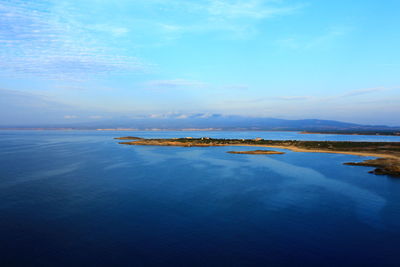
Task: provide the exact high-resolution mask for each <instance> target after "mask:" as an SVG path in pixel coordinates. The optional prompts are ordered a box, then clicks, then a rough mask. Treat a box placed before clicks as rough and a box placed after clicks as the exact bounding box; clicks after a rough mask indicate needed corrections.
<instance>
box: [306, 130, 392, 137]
mask: <svg viewBox="0 0 400 267" xmlns="http://www.w3.org/2000/svg"><path fill="white" fill-rule="evenodd" d="M300 134H341V135H383V136H400V132H399V131H390V132H387V131H386V132H383V131H315V132H314V131H302V132H300Z"/></svg>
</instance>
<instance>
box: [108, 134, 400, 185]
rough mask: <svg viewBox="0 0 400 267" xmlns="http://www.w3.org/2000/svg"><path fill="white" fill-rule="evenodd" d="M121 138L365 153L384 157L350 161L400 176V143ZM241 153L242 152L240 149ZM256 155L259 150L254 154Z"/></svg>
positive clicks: (167, 143)
mask: <svg viewBox="0 0 400 267" xmlns="http://www.w3.org/2000/svg"><path fill="white" fill-rule="evenodd" d="M115 139H118V140H134V141H129V142H120V144H125V145H152V146H181V147H209V146H260V147H277V148H285V149H290V150H293V151H298V152H321V153H344V154H354V155H362V156H375V157H382V158H381V159H379V161H378V162H376V161H374V162H371V161H364V162H362V163H346V164H347V165H360V166H371V167H377V169H375V171H374V173H375V174H386V175H390V176H396V177H397V176H400V171H399V170H400V142H349V141H298V140H264V139H261V138H256V139H214V138H208V137H203V138H192V137H186V138H171V139H143V138H138V137H119V138H115ZM238 154H242V153H240V152H238ZM254 154H255V153H254Z"/></svg>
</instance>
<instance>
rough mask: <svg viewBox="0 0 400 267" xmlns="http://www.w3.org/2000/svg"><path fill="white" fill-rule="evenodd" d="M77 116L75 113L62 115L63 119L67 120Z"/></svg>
mask: <svg viewBox="0 0 400 267" xmlns="http://www.w3.org/2000/svg"><path fill="white" fill-rule="evenodd" d="M77 118H78V116H76V115H64V119H68V120H70V119H77Z"/></svg>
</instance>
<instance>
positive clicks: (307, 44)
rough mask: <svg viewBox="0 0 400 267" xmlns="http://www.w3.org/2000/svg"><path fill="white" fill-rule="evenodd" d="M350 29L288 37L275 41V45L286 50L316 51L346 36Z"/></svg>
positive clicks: (328, 30) (344, 28)
mask: <svg viewBox="0 0 400 267" xmlns="http://www.w3.org/2000/svg"><path fill="white" fill-rule="evenodd" d="M351 30H352V29H351V27H343V26H341V27H339V26H336V27H331V28H329V29H326V30H325V32H323V33H320V34H318V35H315V36H298V35H295V36H288V37H286V38H283V39H279V40H277V41H276V42H277V44H278V45H279V46H281V47H283V48H288V49H295V50H297V49H304V50H308V49H316V48H326V47H329V46H330V45H332V44H333V43H335V42H337V41H338V40H340V38H341V37H343V36H345V35H347V34H348V33H349V32H350V31H351Z"/></svg>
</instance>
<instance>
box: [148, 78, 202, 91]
mask: <svg viewBox="0 0 400 267" xmlns="http://www.w3.org/2000/svg"><path fill="white" fill-rule="evenodd" d="M145 86H146V87H147V88H150V89H179V88H204V87H205V86H207V84H205V83H202V82H199V81H190V80H185V79H175V80H155V81H149V82H147V83H145Z"/></svg>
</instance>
